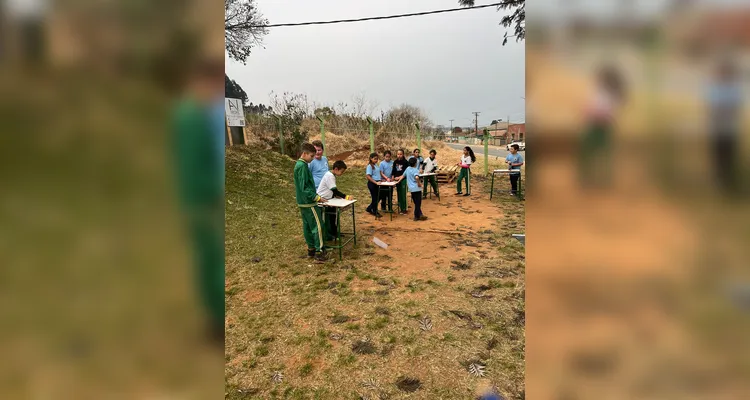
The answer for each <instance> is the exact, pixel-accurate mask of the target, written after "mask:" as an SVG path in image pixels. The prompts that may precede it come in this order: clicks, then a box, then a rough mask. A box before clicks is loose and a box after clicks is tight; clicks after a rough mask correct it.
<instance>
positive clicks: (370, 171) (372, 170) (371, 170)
mask: <svg viewBox="0 0 750 400" xmlns="http://www.w3.org/2000/svg"><path fill="white" fill-rule="evenodd" d="M367 175H370V176H372V179H374V180H375V181H377V182H380V180H381V179H382V177H381V176H380V165H379V164H375V166H374V167H373V166H372V165H370V164H367Z"/></svg>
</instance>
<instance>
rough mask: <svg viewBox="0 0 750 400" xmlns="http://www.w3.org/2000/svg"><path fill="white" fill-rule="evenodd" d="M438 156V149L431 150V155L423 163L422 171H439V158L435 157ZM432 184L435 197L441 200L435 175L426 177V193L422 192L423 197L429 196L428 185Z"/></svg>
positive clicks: (428, 172) (427, 172)
mask: <svg viewBox="0 0 750 400" xmlns="http://www.w3.org/2000/svg"><path fill="white" fill-rule="evenodd" d="M436 156H437V151H435V150H430V157H429V158H428V159H426V160H425V161H424V163H423V164H422V173H423V174H432V173H434V172H435V171H437V166H438V165H437V160H436V159H435V157H436ZM428 184H429V185H432V191H433V192H435V197H437V199H438V200H440V193H438V185H437V179H436V177H435V176H428V177H425V178H424V193H423V194H422V197H423V198H424V197H425V196H427V185H428Z"/></svg>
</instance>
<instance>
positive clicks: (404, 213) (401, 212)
mask: <svg viewBox="0 0 750 400" xmlns="http://www.w3.org/2000/svg"><path fill="white" fill-rule="evenodd" d="M398 213H399V214H401V215H406V214H408V212H406V211H399V212H398Z"/></svg>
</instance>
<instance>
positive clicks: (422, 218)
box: [419, 215, 427, 221]
mask: <svg viewBox="0 0 750 400" xmlns="http://www.w3.org/2000/svg"><path fill="white" fill-rule="evenodd" d="M419 220H420V221H427V217H425V216H424V215H422V216H421V217H419Z"/></svg>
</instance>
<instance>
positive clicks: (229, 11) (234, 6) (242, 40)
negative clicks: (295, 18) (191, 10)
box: [224, 0, 268, 64]
mask: <svg viewBox="0 0 750 400" xmlns="http://www.w3.org/2000/svg"><path fill="white" fill-rule="evenodd" d="M266 25H268V20H267V19H265V18H264V17H263V14H261V13H260V10H258V7H257V6H256V5H255V0H224V41H225V42H224V46H225V48H226V49H227V53H229V57H230V58H232V59H234V60H237V61H239V62H241V63H243V64H245V63H246V61H247V57H248V56H249V55H250V51H251V50H252V48H253V46H261V45H262V44H263V36H265V35H267V34H268V29H266V28H265V26H266Z"/></svg>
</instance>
